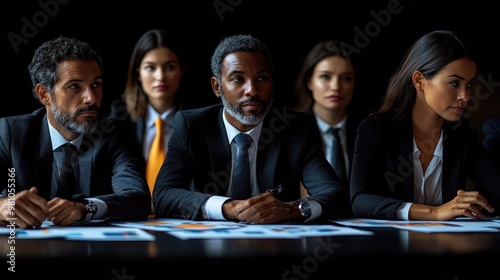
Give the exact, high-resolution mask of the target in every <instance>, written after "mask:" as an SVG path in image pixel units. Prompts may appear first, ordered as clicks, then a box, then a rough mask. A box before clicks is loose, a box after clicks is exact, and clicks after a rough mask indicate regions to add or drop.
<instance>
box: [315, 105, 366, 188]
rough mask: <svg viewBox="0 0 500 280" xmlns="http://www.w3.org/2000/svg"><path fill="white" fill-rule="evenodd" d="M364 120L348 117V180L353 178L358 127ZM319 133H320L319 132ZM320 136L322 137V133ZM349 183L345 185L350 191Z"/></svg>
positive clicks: (346, 125)
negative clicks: (352, 171) (353, 161)
mask: <svg viewBox="0 0 500 280" xmlns="http://www.w3.org/2000/svg"><path fill="white" fill-rule="evenodd" d="M309 113H310V114H312V115H314V112H313V111H312V110H310V111H309ZM361 120H362V119H361V118H360V117H359V116H357V115H355V114H349V115H348V117H347V121H346V123H345V128H346V147H345V148H346V150H347V156H348V160H349V172H348V174H347V178H349V177H350V176H351V170H352V159H353V158H352V156H353V154H354V143H355V142H356V129H357V128H358V125H359V123H360V121H361ZM316 124H317V122H316ZM318 132H319V131H318ZM319 133H320V136H321V132H319ZM349 183H350V181H349V180H348V181H347V182H345V183H344V185H345V186H346V188H347V190H349Z"/></svg>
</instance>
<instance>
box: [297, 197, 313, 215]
mask: <svg viewBox="0 0 500 280" xmlns="http://www.w3.org/2000/svg"><path fill="white" fill-rule="evenodd" d="M299 209H300V213H301V214H302V216H303V217H305V218H309V217H310V216H311V206H310V205H309V202H308V201H307V200H301V201H300V204H299Z"/></svg>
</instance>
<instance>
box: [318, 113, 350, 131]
mask: <svg viewBox="0 0 500 280" xmlns="http://www.w3.org/2000/svg"><path fill="white" fill-rule="evenodd" d="M314 116H315V117H316V123H317V124H318V128H319V130H320V131H321V132H322V133H327V131H328V130H329V129H330V128H331V127H332V128H340V130H344V129H345V125H344V124H345V122H346V120H347V116H346V117H345V118H343V119H342V120H341V121H340V122H339V123H338V124H336V125H333V126H332V125H330V124H328V123H327V122H325V121H324V120H322V119H321V118H320V117H319V116H318V115H316V114H314Z"/></svg>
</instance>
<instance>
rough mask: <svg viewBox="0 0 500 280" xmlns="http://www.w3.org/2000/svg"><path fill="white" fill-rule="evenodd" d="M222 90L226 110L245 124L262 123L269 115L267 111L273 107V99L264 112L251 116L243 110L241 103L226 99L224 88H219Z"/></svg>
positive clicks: (266, 105)
mask: <svg viewBox="0 0 500 280" xmlns="http://www.w3.org/2000/svg"><path fill="white" fill-rule="evenodd" d="M219 90H220V92H221V100H222V104H223V105H224V108H225V110H226V112H227V113H228V114H229V115H230V116H231V117H233V118H235V119H236V120H237V121H239V122H240V123H242V124H244V125H258V124H259V123H261V122H262V121H263V120H264V118H265V117H266V115H267V112H269V110H270V109H271V105H272V103H273V101H272V99H271V101H270V102H269V103H266V104H265V105H264V106H265V107H264V112H263V113H262V114H259V115H251V116H245V115H244V114H243V112H242V111H241V108H240V104H235V105H233V104H231V103H229V101H227V99H226V95H225V94H224V92H223V91H222V88H219Z"/></svg>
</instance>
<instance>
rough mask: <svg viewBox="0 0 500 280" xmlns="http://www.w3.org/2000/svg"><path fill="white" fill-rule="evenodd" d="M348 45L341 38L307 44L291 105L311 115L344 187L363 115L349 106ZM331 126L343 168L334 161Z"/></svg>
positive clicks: (351, 71)
mask: <svg viewBox="0 0 500 280" xmlns="http://www.w3.org/2000/svg"><path fill="white" fill-rule="evenodd" d="M349 47H350V46H349V45H347V44H346V43H344V42H342V41H338V40H326V41H322V42H319V43H317V44H316V45H315V46H314V47H313V48H311V50H310V51H309V52H308V53H307V55H306V57H305V59H304V61H303V63H302V69H301V71H300V74H299V76H298V78H297V80H296V83H295V95H296V97H297V98H296V103H295V104H294V105H293V109H294V110H296V111H299V112H306V113H309V114H312V115H314V117H315V119H316V124H317V126H318V129H319V133H320V136H321V139H322V140H323V141H322V143H323V151H324V152H325V155H326V157H327V159H328V161H329V162H330V164H332V166H333V167H334V169H335V171H336V172H337V173H338V175H339V177H340V178H341V180H342V183H343V184H344V185H345V186H346V187H347V188H349V176H350V169H351V164H352V154H353V151H354V141H355V139H356V128H357V127H358V124H359V122H360V120H362V118H364V117H366V115H363V114H360V113H359V110H358V112H355V111H354V110H353V108H352V107H351V100H352V98H353V95H354V88H355V82H356V73H355V69H354V64H353V57H352V53H350V52H351V50H350V49H349ZM335 128H338V129H339V136H340V139H341V141H340V143H341V147H342V157H343V161H344V167H343V168H338V167H337V166H336V165H335V164H334V156H335V151H334V147H333V146H334V145H333V144H332V143H333V141H332V140H333V137H334V136H333V135H332V133H330V130H331V129H335ZM339 173H340V174H339Z"/></svg>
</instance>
